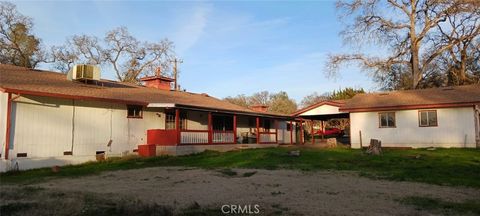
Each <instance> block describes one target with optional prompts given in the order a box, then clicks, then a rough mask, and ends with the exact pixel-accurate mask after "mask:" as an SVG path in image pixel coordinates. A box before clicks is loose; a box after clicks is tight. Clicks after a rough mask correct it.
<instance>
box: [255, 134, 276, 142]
mask: <svg viewBox="0 0 480 216" xmlns="http://www.w3.org/2000/svg"><path fill="white" fill-rule="evenodd" d="M259 136H260V142H259V143H264V144H265V143H276V142H277V134H276V133H275V132H260V133H259Z"/></svg>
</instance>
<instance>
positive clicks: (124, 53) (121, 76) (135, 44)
mask: <svg viewBox="0 0 480 216" xmlns="http://www.w3.org/2000/svg"><path fill="white" fill-rule="evenodd" d="M105 43H106V48H105V51H104V52H105V57H106V60H107V61H108V62H109V63H110V64H111V65H112V67H113V69H114V70H115V73H116V75H117V79H118V80H120V81H124V82H138V77H139V75H140V74H142V73H148V72H151V73H153V72H154V71H155V70H154V69H153V68H155V67H159V66H161V67H163V68H166V67H168V61H169V60H170V58H171V57H172V56H173V43H172V42H171V41H169V40H167V39H164V40H161V41H160V42H157V43H147V42H144V43H141V42H139V41H138V40H137V39H136V38H135V37H133V36H132V35H130V33H129V32H128V29H127V28H126V27H120V28H116V29H114V30H112V31H109V32H108V33H107V34H106V36H105ZM147 69H148V70H147ZM164 71H165V70H164Z"/></svg>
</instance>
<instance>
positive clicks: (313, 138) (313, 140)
mask: <svg viewBox="0 0 480 216" xmlns="http://www.w3.org/2000/svg"><path fill="white" fill-rule="evenodd" d="M310 123H311V124H312V129H311V136H312V145H313V144H315V134H314V131H313V120H310Z"/></svg>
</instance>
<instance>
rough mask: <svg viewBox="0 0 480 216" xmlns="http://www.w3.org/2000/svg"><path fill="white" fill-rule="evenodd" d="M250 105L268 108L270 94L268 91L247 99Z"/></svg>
mask: <svg viewBox="0 0 480 216" xmlns="http://www.w3.org/2000/svg"><path fill="white" fill-rule="evenodd" d="M248 103H249V104H250V105H265V106H269V105H270V104H269V103H270V93H269V92H268V91H261V92H257V93H255V94H253V95H252V96H250V98H249V102H248Z"/></svg>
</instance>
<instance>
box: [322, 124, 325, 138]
mask: <svg viewBox="0 0 480 216" xmlns="http://www.w3.org/2000/svg"><path fill="white" fill-rule="evenodd" d="M322 131H323V132H322V140H323V139H325V137H324V136H325V128H324V127H323V120H322Z"/></svg>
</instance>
